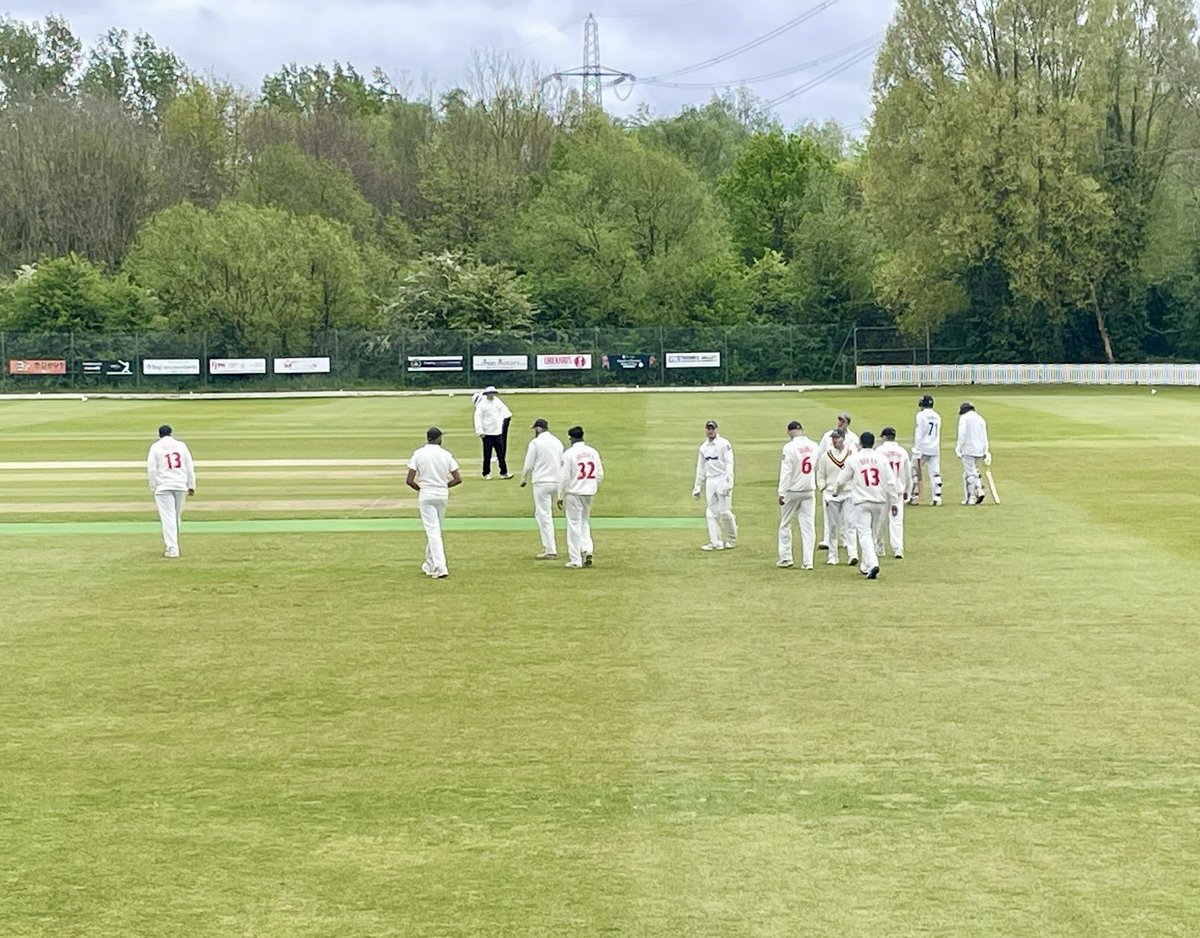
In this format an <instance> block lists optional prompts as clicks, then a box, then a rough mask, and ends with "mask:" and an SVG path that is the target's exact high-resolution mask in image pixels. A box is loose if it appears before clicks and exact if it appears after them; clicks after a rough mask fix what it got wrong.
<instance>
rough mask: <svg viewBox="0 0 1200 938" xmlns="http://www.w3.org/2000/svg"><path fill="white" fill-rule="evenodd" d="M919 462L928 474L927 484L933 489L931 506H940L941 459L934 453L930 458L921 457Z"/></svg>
mask: <svg viewBox="0 0 1200 938" xmlns="http://www.w3.org/2000/svg"><path fill="white" fill-rule="evenodd" d="M921 461H922V462H924V463H925V465H926V467H927V471H928V472H929V484H930V486H931V487H932V489H933V504H935V505H940V504H941V503H942V457H941V455H940V454H937V453H935V454H934V455H932V456H922V457H921Z"/></svg>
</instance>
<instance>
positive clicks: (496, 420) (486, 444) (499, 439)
mask: <svg viewBox="0 0 1200 938" xmlns="http://www.w3.org/2000/svg"><path fill="white" fill-rule="evenodd" d="M510 420H512V411H511V410H509V409H508V405H506V404H505V403H504V401H502V400H500V398H499V397H497V395H496V388H495V386H494V385H491V384H489V385H488V386H487V387H486V388H484V389H483V398H482V399H481V400H480V401H479V402H478V403H477V404H476V405H475V434H476V435H477V436H478V437H479V438H480V439H482V440H483V477H484V478H485V479H491V477H492V454H493V453H495V455H496V463H497V465H499V467H500V478H501V479H511V478H512V476H511V475H510V474H509V471H508V423H509V421H510Z"/></svg>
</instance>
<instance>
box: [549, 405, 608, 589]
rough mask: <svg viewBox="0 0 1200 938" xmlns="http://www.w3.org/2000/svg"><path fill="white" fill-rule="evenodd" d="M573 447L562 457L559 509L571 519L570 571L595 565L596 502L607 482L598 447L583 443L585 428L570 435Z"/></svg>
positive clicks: (569, 532)
mask: <svg viewBox="0 0 1200 938" xmlns="http://www.w3.org/2000/svg"><path fill="white" fill-rule="evenodd" d="M567 438H568V439H569V440H570V441H571V445H570V446H568V447H567V449H566V450H565V451H564V452H563V455H562V473H561V474H560V475H559V480H558V507H559V508H565V511H566V515H567V557H568V558H569V559H568V560H567V563H566V566H567V567H570V568H573V569H574V568H578V567H590V566H591V565H592V551H593V550H594V545H593V544H592V524H591V519H592V498H593V497H594V496H595V494H596V489H598V488H599V487H600V480H601V479H603V478H604V466H603V464H602V463H601V462H600V454H599V453H598V452H596V449H595V447H592V446H588V444H586V443H585V442H583V427H571V429H570V430H568V431H567Z"/></svg>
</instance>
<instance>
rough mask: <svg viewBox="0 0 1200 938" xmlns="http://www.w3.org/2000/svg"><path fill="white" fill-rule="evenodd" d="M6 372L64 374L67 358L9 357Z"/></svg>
mask: <svg viewBox="0 0 1200 938" xmlns="http://www.w3.org/2000/svg"><path fill="white" fill-rule="evenodd" d="M8 373H9V374H10V375H65V374H66V373H67V360H66V359H65V358H10V359H9V360H8Z"/></svg>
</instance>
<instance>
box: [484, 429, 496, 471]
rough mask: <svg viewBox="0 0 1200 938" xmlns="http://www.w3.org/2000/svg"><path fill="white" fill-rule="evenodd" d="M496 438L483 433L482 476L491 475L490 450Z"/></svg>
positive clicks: (493, 446)
mask: <svg viewBox="0 0 1200 938" xmlns="http://www.w3.org/2000/svg"><path fill="white" fill-rule="evenodd" d="M495 445H496V438H495V437H494V436H488V435H487V434H486V433H485V434H484V435H483V477H484V478H485V479H487V478H490V477H491V475H492V450H493V449H494V448H495Z"/></svg>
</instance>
